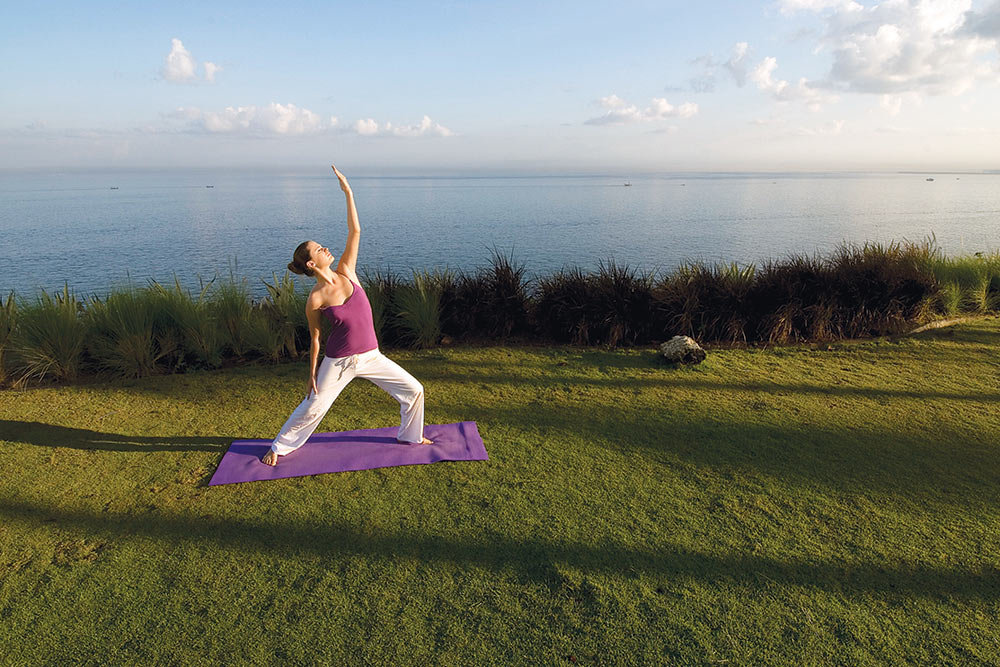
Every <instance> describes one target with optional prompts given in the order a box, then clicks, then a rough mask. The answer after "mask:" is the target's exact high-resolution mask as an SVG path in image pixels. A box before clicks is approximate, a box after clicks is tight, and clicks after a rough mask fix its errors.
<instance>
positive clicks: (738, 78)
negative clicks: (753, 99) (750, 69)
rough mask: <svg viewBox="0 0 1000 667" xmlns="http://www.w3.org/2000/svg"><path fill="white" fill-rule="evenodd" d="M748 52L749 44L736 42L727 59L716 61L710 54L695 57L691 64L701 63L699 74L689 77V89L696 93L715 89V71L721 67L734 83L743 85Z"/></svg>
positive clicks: (745, 76) (745, 77)
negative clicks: (701, 68)
mask: <svg viewBox="0 0 1000 667" xmlns="http://www.w3.org/2000/svg"><path fill="white" fill-rule="evenodd" d="M748 52H749V45H748V44H747V43H746V42H737V43H736V44H735V45H734V46H733V50H732V52H731V53H730V55H729V60H727V61H725V62H721V63H720V62H716V61H715V60H714V59H713V58H712V56H711V54H709V55H707V56H700V57H698V58H695V59H694V60H693V61H692V62H691V64H693V65H701V66H702V67H703V70H702V72H701V74H699V75H698V76H696V77H694V78H693V79H691V80H690V81H689V82H688V83H689V84H690V86H691V90H693V91H694V92H696V93H710V92H712V91H714V90H715V78H716V77H715V71H716V69H718V68H719V67H722V68H723V69H724V70H726V72H728V73H729V75H730V76H731V77H732V78H733V81H735V82H736V85H737V86H739V87H741V88H742V87H743V85H744V84H745V83H746V81H747V67H746V60H747V54H748Z"/></svg>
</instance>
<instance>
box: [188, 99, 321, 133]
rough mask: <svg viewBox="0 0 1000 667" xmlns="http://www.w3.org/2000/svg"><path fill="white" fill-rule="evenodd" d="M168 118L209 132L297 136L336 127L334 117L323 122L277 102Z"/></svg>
mask: <svg viewBox="0 0 1000 667" xmlns="http://www.w3.org/2000/svg"><path fill="white" fill-rule="evenodd" d="M171 116H172V117H173V118H178V119H182V120H186V121H188V123H189V124H190V126H191V127H192V128H194V129H199V130H204V131H207V132H212V133H244V134H257V135H285V136H296V135H302V134H312V133H315V132H321V131H323V130H328V129H331V128H333V127H335V126H336V125H337V118H336V117H330V118H329V119H323V118H322V117H321V116H320V115H319V114H317V113H314V112H312V111H310V110H309V109H302V108H300V107H297V106H295V105H294V104H278V103H276V102H271V103H270V104H269V105H267V106H263V107H257V106H246V107H226V108H225V109H223V110H222V111H202V110H201V109H198V108H196V107H181V108H179V109H177V110H176V111H175V112H174V113H172V114H171Z"/></svg>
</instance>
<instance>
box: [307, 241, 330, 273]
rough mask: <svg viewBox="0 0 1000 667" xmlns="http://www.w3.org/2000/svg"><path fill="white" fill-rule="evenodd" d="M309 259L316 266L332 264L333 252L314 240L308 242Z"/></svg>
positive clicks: (322, 266)
mask: <svg viewBox="0 0 1000 667" xmlns="http://www.w3.org/2000/svg"><path fill="white" fill-rule="evenodd" d="M309 259H310V260H311V261H312V263H313V264H315V265H316V267H317V268H326V267H328V266H330V265H331V264H333V253H331V252H330V249H329V248H327V247H325V246H321V245H320V244H318V243H316V242H315V241H310V242H309Z"/></svg>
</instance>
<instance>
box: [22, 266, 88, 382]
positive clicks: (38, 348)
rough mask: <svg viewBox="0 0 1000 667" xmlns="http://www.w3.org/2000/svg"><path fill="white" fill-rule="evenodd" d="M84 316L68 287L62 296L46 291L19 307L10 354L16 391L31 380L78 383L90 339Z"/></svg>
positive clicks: (66, 285) (80, 305) (67, 286)
mask: <svg viewBox="0 0 1000 667" xmlns="http://www.w3.org/2000/svg"><path fill="white" fill-rule="evenodd" d="M83 312H84V310H83V304H82V303H81V301H80V299H78V298H77V296H76V294H74V293H72V292H70V290H69V284H68V283H67V284H65V285H64V286H63V291H62V293H59V292H56V293H55V295H54V296H52V295H49V294H48V292H46V291H45V290H42V292H41V294H40V295H39V296H38V297H37V298H36V299H35V301H34V302H33V303H23V304H19V305H18V307H17V319H16V326H15V327H14V329H13V331H12V333H11V334H10V338H9V340H10V343H9V345H10V348H9V350H8V352H9V364H10V371H11V376H12V378H13V385H14V386H15V387H23V386H24V385H25V384H27V383H28V382H29V381H31V380H44V379H54V380H57V381H64V382H72V381H73V380H76V378H77V377H78V375H79V374H80V367H81V364H82V361H83V350H84V343H85V341H86V338H87V326H86V322H85V321H84V319H83V317H82V316H83ZM5 356H6V355H5Z"/></svg>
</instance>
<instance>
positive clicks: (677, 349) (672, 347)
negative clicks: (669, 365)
mask: <svg viewBox="0 0 1000 667" xmlns="http://www.w3.org/2000/svg"><path fill="white" fill-rule="evenodd" d="M660 354H662V355H663V358H664V359H666V360H667V361H670V362H673V363H678V364H700V363H701V362H703V361H705V350H703V349H702V348H701V346H700V345H698V343H696V342H695V341H694V339H693V338H688V337H687V336H674V337H673V338H671V339H670V340H668V341H667V342H666V343H661V344H660Z"/></svg>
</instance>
